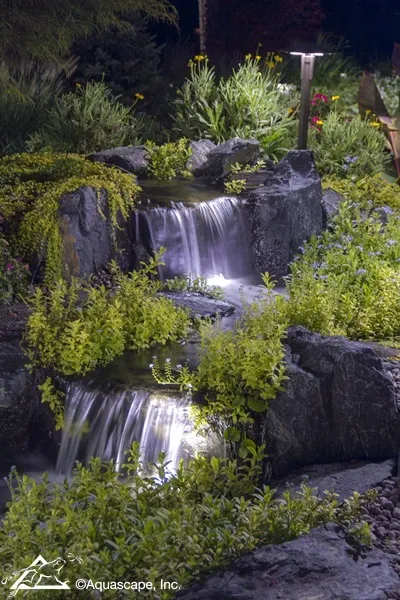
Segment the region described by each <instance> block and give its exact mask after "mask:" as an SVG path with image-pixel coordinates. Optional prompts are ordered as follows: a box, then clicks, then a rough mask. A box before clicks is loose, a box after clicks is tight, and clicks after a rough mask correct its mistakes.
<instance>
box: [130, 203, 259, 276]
mask: <svg viewBox="0 0 400 600" xmlns="http://www.w3.org/2000/svg"><path fill="white" fill-rule="evenodd" d="M200 198H201V195H200ZM184 200H185V199H184V198H183V199H182V201H180V198H178V199H176V200H170V201H169V202H168V206H154V205H152V206H149V207H148V208H145V209H143V210H142V209H139V211H137V212H136V213H135V215H134V219H135V224H134V229H135V238H136V241H138V242H142V243H144V244H145V245H147V246H148V247H149V246H150V247H151V250H152V251H157V250H158V249H159V248H161V247H164V248H166V252H165V254H164V255H163V261H164V263H165V266H163V267H161V268H160V276H161V278H162V279H166V278H169V277H174V276H176V275H191V276H193V277H198V276H205V277H212V276H215V275H223V276H224V277H225V278H226V279H235V278H238V277H242V276H244V275H247V274H248V273H249V272H250V271H251V267H250V249H249V239H248V231H247V224H246V220H245V217H244V213H243V209H242V203H241V201H240V200H239V199H238V198H235V197H231V196H221V197H217V198H214V199H211V200H207V201H205V202H197V203H195V202H192V203H190V204H189V203H187V202H185V201H184Z"/></svg>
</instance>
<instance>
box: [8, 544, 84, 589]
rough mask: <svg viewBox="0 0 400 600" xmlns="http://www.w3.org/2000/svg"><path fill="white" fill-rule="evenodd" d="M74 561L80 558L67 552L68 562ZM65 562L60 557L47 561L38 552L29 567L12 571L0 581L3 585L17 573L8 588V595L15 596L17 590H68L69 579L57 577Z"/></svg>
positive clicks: (79, 560)
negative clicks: (15, 578) (63, 579)
mask: <svg viewBox="0 0 400 600" xmlns="http://www.w3.org/2000/svg"><path fill="white" fill-rule="evenodd" d="M75 561H78V562H79V563H81V562H82V559H81V558H80V557H79V556H74V555H73V554H68V562H75ZM66 563H67V561H66V560H64V559H63V558H61V557H58V558H56V559H55V560H52V561H50V562H47V560H46V559H44V558H43V556H41V555H40V554H39V556H38V557H37V558H35V560H34V561H33V563H32V564H30V565H29V567H27V568H26V569H20V570H19V571H14V573H13V574H12V575H10V576H9V577H5V578H4V579H3V580H2V582H1V583H2V584H3V585H4V584H6V583H7V582H9V581H11V580H12V579H14V577H16V576H17V575H19V577H18V579H17V580H16V581H15V582H14V583H13V585H12V586H11V587H10V590H12V591H11V593H10V596H15V595H16V594H17V593H18V592H19V590H69V589H70V587H69V585H68V581H69V580H68V579H67V580H66V581H61V579H59V575H60V571H61V569H62V568H63V567H64V565H65V564H66Z"/></svg>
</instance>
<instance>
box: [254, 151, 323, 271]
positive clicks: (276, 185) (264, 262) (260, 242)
mask: <svg viewBox="0 0 400 600" xmlns="http://www.w3.org/2000/svg"><path fill="white" fill-rule="evenodd" d="M321 201H322V187H321V180H320V177H319V175H318V172H317V170H316V168H315V163H314V159H313V156H312V153H311V152H310V151H308V150H292V151H291V152H289V153H288V154H287V155H286V156H285V158H284V159H283V160H282V161H281V162H280V163H279V164H278V166H277V167H276V169H275V171H274V172H273V173H271V175H270V176H269V177H267V179H266V181H265V184H264V186H263V187H260V188H258V189H256V190H254V191H251V192H249V193H248V194H247V198H246V204H247V211H248V215H249V222H250V238H251V247H252V254H253V266H254V268H255V270H256V271H257V272H262V273H263V272H265V271H268V272H269V273H270V274H271V275H273V276H274V277H275V278H281V277H282V276H284V275H286V274H287V271H288V265H289V262H290V261H291V259H292V258H293V256H294V255H295V254H296V253H297V252H298V249H299V246H301V245H302V243H303V241H304V240H307V239H308V238H309V237H311V236H312V235H314V234H318V233H320V232H321V230H322V202H321Z"/></svg>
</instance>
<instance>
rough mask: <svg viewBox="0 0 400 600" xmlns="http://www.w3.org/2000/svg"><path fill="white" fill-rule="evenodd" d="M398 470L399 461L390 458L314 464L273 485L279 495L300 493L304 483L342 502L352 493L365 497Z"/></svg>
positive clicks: (274, 482) (272, 483)
mask: <svg viewBox="0 0 400 600" xmlns="http://www.w3.org/2000/svg"><path fill="white" fill-rule="evenodd" d="M395 471H396V461H395V459H393V458H391V459H389V460H384V461H380V462H365V461H364V462H360V461H355V462H350V463H330V464H327V465H311V466H309V467H303V468H301V469H298V470H297V471H296V473H293V474H291V475H290V476H289V477H285V478H284V479H280V480H276V481H272V482H271V484H270V485H271V487H273V488H274V489H276V491H277V494H278V495H279V496H280V495H281V494H282V492H283V491H285V490H286V489H287V485H289V486H290V488H291V489H292V490H293V491H298V490H299V489H300V485H301V483H302V482H303V481H306V483H307V485H309V486H310V487H312V488H315V489H316V490H317V491H316V493H317V494H322V493H323V492H324V491H325V490H329V491H331V492H334V493H335V494H338V496H339V498H338V499H339V501H343V500H345V499H346V498H349V497H350V496H351V495H352V494H353V492H355V491H356V492H359V493H360V494H364V493H365V492H366V491H367V490H370V489H371V488H373V487H375V486H376V485H378V484H379V483H381V481H383V480H384V479H387V478H389V477H391V476H392V475H393V474H394V473H395Z"/></svg>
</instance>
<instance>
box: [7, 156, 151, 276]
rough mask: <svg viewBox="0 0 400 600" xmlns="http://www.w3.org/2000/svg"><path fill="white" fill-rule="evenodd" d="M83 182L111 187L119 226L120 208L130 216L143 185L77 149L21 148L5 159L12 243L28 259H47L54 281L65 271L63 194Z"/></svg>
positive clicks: (112, 216) (112, 217)
mask: <svg viewBox="0 0 400 600" xmlns="http://www.w3.org/2000/svg"><path fill="white" fill-rule="evenodd" d="M81 186H90V187H92V188H94V189H95V190H97V191H98V193H99V194H100V192H101V191H102V190H105V191H106V192H107V203H108V211H109V218H110V220H111V223H112V225H113V226H114V227H117V219H118V215H119V214H120V215H121V216H122V217H123V218H124V219H127V218H128V216H129V214H130V211H131V209H132V207H133V203H134V198H135V195H136V194H137V192H138V191H139V189H140V188H139V187H138V185H137V184H136V182H135V180H134V179H133V178H132V177H131V176H130V175H128V174H126V173H121V171H120V170H119V169H114V168H109V167H106V166H105V165H102V164H99V163H93V162H91V161H89V160H86V159H85V158H83V157H81V156H78V155H74V154H62V155H60V154H16V155H13V156H6V157H4V158H2V159H1V160H0V215H1V216H2V218H3V219H5V220H6V221H7V222H8V225H9V230H10V231H11V234H12V235H11V242H10V243H11V248H12V250H13V252H14V253H15V254H17V255H19V256H21V257H23V258H24V260H36V259H37V258H38V257H39V258H40V259H44V260H45V264H46V282H47V283H49V284H50V283H52V282H53V281H56V280H58V279H59V278H60V276H61V235H60V228H59V220H58V207H59V201H60V197H61V196H62V195H63V194H66V193H69V192H73V191H75V190H76V189H78V188H79V187H81ZM103 216H104V218H106V217H105V215H103Z"/></svg>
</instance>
